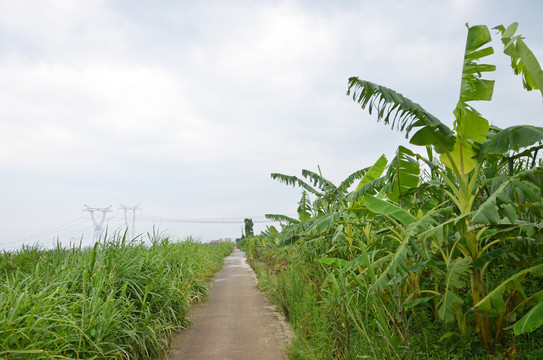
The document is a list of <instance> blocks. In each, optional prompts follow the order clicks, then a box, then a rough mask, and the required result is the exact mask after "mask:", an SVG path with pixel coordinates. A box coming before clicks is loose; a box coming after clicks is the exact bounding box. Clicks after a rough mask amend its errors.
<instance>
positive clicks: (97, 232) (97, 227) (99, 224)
mask: <svg viewBox="0 0 543 360" xmlns="http://www.w3.org/2000/svg"><path fill="white" fill-rule="evenodd" d="M85 207H86V208H87V209H86V210H83V211H88V212H90V214H91V219H92V223H93V224H94V242H96V241H98V239H100V236H101V235H102V229H103V226H104V222H105V221H106V213H108V212H111V205H110V206H108V207H107V208H91V207H89V206H87V205H85ZM95 212H101V213H102V218H101V219H100V221H96V218H95V217H94V213H95Z"/></svg>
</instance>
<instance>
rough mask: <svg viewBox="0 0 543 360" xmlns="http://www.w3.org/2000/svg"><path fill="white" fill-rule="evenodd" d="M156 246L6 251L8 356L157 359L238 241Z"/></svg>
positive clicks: (1, 330)
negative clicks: (215, 243)
mask: <svg viewBox="0 0 543 360" xmlns="http://www.w3.org/2000/svg"><path fill="white" fill-rule="evenodd" d="M149 237H150V239H149V240H150V244H145V243H144V242H143V241H140V240H135V241H132V242H126V239H125V238H124V237H121V236H114V237H112V238H109V239H107V240H104V241H103V242H100V243H97V244H96V245H95V246H94V248H92V249H90V250H87V251H85V250H82V249H80V248H77V249H65V248H61V247H60V246H59V247H57V248H56V249H54V250H42V249H39V248H37V247H25V248H23V249H21V250H19V251H16V252H13V253H9V252H4V253H3V254H1V255H0V355H1V356H2V358H6V359H151V358H154V357H156V356H159V355H161V354H163V353H164V351H166V350H167V349H168V345H169V339H170V337H171V335H172V334H173V333H174V332H177V331H179V330H180V329H182V328H184V327H186V326H188V325H189V322H190V319H189V315H190V312H191V304H193V303H194V302H196V301H201V300H202V299H203V298H205V297H206V295H207V292H208V290H207V283H208V281H209V280H210V279H211V277H212V276H213V274H214V273H215V272H216V271H217V270H219V269H220V268H221V266H222V261H223V258H224V256H226V255H227V254H229V253H230V252H231V251H232V249H233V244H231V243H221V244H217V245H206V244H201V243H198V242H196V241H193V240H192V239H190V238H189V239H187V240H185V241H183V242H172V241H171V240H170V239H169V238H168V237H164V236H159V235H150V236H149Z"/></svg>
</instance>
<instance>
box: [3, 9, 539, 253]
mask: <svg viewBox="0 0 543 360" xmlns="http://www.w3.org/2000/svg"><path fill="white" fill-rule="evenodd" d="M542 15H543V3H542V2H541V1H540V0H532V1H529V0H526V1H517V2H514V3H512V2H510V1H491V0H458V1H433V0H419V1H392V0H381V1H365V0H359V1H354V0H349V1H347V0H346V1H324V0H291V1H275V0H258V1H257V0H252V1H250V0H201V1H143V0H117V1H113V0H112V1H106V0H103V1H101V0H96V1H71V0H51V1H49V0H44V1H26V0H18V1H8V0H0V201H1V202H0V224H1V227H0V248H14V247H17V246H20V244H22V243H23V242H26V243H32V242H36V241H41V242H43V243H47V242H48V241H49V242H50V241H51V240H52V239H53V238H54V237H55V236H56V235H59V236H60V237H61V240H62V241H67V240H66V239H68V240H69V238H74V237H77V236H78V235H77V234H79V233H81V232H83V231H87V232H88V231H89V229H91V228H92V226H91V220H90V217H89V214H88V213H85V212H83V209H84V206H83V204H88V205H89V206H91V207H107V206H109V205H112V210H113V212H112V213H110V214H109V216H113V217H114V218H113V219H112V220H111V226H112V227H113V226H114V223H115V221H114V220H115V218H119V216H121V215H122V212H121V211H120V210H119V204H124V205H128V206H132V205H136V204H139V205H140V210H139V211H138V212H137V218H138V219H140V220H141V221H140V220H138V222H137V224H136V231H137V232H143V231H147V230H148V229H149V226H152V221H153V219H161V218H169V219H192V218H199V219H201V218H204V219H210V218H218V219H225V218H243V217H254V218H255V219H257V218H259V217H261V216H262V215H263V214H265V213H286V214H292V213H293V212H295V209H296V202H297V201H298V198H299V194H300V191H299V190H298V189H294V188H288V187H286V186H285V185H282V184H280V183H278V182H276V181H274V180H272V179H271V178H270V173H271V172H282V173H286V174H293V175H300V173H301V170H302V169H304V168H307V169H311V170H317V166H320V168H321V170H322V172H323V175H324V176H325V177H326V178H328V179H330V180H332V181H334V182H340V181H341V180H342V179H343V178H345V177H346V176H347V175H348V174H350V173H352V172H353V171H355V170H358V169H361V168H364V167H366V166H369V165H371V164H372V163H373V162H374V161H375V160H376V159H377V158H378V157H379V156H380V155H381V154H383V153H384V154H387V155H388V156H391V155H392V154H393V153H394V151H395V150H396V148H397V146H398V145H400V144H404V145H405V144H406V140H405V139H404V136H403V135H402V134H401V133H397V132H395V131H392V130H390V129H389V128H387V127H385V126H383V125H382V124H378V123H377V122H376V119H375V117H374V116H370V115H368V114H367V113H366V112H365V111H362V110H361V109H359V108H358V106H357V105H356V104H355V103H354V102H353V101H352V99H350V98H349V97H348V96H346V94H345V93H346V89H347V79H348V78H349V77H350V76H359V77H361V78H362V79H365V80H370V81H373V82H376V83H379V84H382V85H385V86H387V87H390V88H393V89H396V90H397V91H399V92H401V93H403V94H404V95H405V96H407V97H409V98H411V99H413V100H414V101H416V102H418V103H420V104H421V105H423V106H424V107H425V108H426V109H427V110H429V111H430V112H432V113H433V114H434V115H436V116H438V117H439V118H440V119H441V120H442V121H443V122H445V123H447V124H449V125H451V126H452V109H453V107H454V105H455V104H456V101H457V99H458V92H459V84H460V72H461V68H462V56H463V49H464V46H465V38H466V33H467V31H466V27H465V23H469V24H470V25H476V24H485V25H489V27H493V26H496V25H499V24H504V25H508V24H510V23H512V22H513V21H518V22H519V23H520V26H519V30H518V32H519V33H521V34H523V35H524V36H525V37H526V39H527V40H526V42H527V44H528V45H529V46H530V48H531V49H532V51H533V52H534V53H535V54H536V56H537V57H538V58H539V59H540V60H541V59H543V22H542V21H541V17H542ZM494 38H495V41H494V43H493V45H494V48H495V50H496V54H495V55H493V56H492V57H489V62H491V63H494V64H496V65H497V66H498V70H497V72H495V73H494V74H492V75H491V76H490V78H493V79H496V87H495V93H494V99H493V101H492V102H490V103H485V104H475V106H476V108H477V109H479V111H481V112H482V113H483V115H485V116H486V117H487V118H488V119H489V121H490V122H491V123H493V124H495V125H498V126H501V127H506V126H509V125H513V124H522V123H529V124H534V125H538V126H541V121H542V115H543V103H542V101H541V96H540V94H538V93H527V92H525V91H523V90H522V86H521V80H520V79H519V78H515V77H514V76H513V75H512V71H511V70H510V68H508V62H507V59H506V58H505V56H504V55H503V54H502V53H501V44H500V43H499V39H498V37H497V36H495V37H494ZM143 219H147V220H148V222H143V221H142V220H143ZM117 223H121V222H119V221H117ZM157 225H160V228H161V229H162V230H167V231H169V232H171V233H172V235H174V236H179V237H181V236H185V235H187V234H194V235H196V236H201V237H202V239H203V240H211V239H215V238H219V237H233V238H235V237H238V236H239V235H240V224H231V225H223V224H177V223H171V222H164V223H160V224H158V223H157ZM264 226H265V225H264V224H257V226H256V228H257V231H259V230H261V229H263V228H264ZM86 236H87V235H86ZM87 239H88V236H87Z"/></svg>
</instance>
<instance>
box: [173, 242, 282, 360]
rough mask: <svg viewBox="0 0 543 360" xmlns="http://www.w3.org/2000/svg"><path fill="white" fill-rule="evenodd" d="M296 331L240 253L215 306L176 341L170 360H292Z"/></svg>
mask: <svg viewBox="0 0 543 360" xmlns="http://www.w3.org/2000/svg"><path fill="white" fill-rule="evenodd" d="M289 338H290V328H289V325H288V323H287V322H286V321H285V320H284V318H283V317H282V315H281V314H280V313H278V312H277V311H276V310H275V308H274V307H273V306H272V305H270V303H269V302H268V300H267V299H266V296H265V295H264V294H263V293H260V292H259V291H258V289H257V288H256V276H255V273H254V272H253V270H252V269H251V268H250V267H249V265H247V262H246V255H245V253H243V252H242V251H240V250H238V249H237V248H236V249H235V250H234V252H233V253H232V254H231V255H230V256H228V257H227V258H226V259H225V264H224V267H223V269H222V270H221V271H220V272H219V273H218V274H217V275H216V277H215V283H214V285H213V286H212V288H211V291H210V296H209V301H208V302H207V303H205V304H202V305H200V306H197V307H196V308H195V309H194V323H193V325H192V326H191V327H190V328H189V329H187V330H184V331H182V332H181V333H180V334H179V336H178V337H177V338H176V339H174V340H173V341H172V347H171V351H170V354H169V356H168V357H166V359H169V360H181V359H183V360H203V359H205V360H214V359H221V360H227V359H228V360H243V359H251V360H254V359H260V360H275V359H286V355H285V352H284V351H283V348H284V347H285V345H286V344H287V343H288V340H289Z"/></svg>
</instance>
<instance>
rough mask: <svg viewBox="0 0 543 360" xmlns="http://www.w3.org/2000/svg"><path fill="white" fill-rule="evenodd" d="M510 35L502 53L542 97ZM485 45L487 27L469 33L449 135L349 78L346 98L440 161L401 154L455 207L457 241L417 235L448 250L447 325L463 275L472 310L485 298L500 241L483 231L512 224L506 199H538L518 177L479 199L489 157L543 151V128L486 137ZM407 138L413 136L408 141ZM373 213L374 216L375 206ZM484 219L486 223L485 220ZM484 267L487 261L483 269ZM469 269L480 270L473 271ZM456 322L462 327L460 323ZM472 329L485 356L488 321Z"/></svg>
mask: <svg viewBox="0 0 543 360" xmlns="http://www.w3.org/2000/svg"><path fill="white" fill-rule="evenodd" d="M516 28H517V24H516V23H514V24H512V25H511V26H509V27H507V28H505V27H503V26H499V27H496V29H497V30H498V31H500V32H501V33H502V42H503V43H504V46H505V50H504V53H505V54H506V55H508V56H510V57H511V61H512V67H513V69H514V71H515V73H517V74H522V76H523V84H524V86H525V88H526V89H527V90H532V89H540V90H541V89H542V82H541V81H542V79H543V76H542V71H541V67H540V66H539V63H538V62H537V60H536V59H535V56H533V53H532V52H531V51H530V50H529V49H528V47H527V46H526V44H525V43H524V42H523V41H522V38H521V37H520V36H514V33H515V31H516ZM491 40H492V39H491V35H490V32H489V30H488V28H487V27H486V26H484V25H478V26H473V27H469V26H468V35H467V41H466V47H465V52H464V63H463V69H462V78H461V86H460V94H459V100H458V102H457V105H456V107H455V109H454V111H453V114H454V123H453V129H450V128H449V127H448V126H446V125H445V124H443V123H442V122H441V121H440V120H439V119H437V118H436V117H435V116H433V115H432V114H430V113H429V112H428V111H426V110H425V109H424V108H423V107H422V106H420V105H419V104H416V103H414V102H413V101H411V100H410V99H408V98H407V97H405V96H403V95H402V94H400V93H398V92H396V91H394V90H392V89H389V88H386V87H383V86H380V85H376V84H374V83H371V82H368V81H365V80H361V79H359V78H356V77H353V78H350V79H349V87H348V92H347V94H348V95H350V94H351V93H352V96H353V99H354V100H355V101H356V102H357V103H359V104H360V106H361V107H362V108H363V109H366V108H367V109H368V111H369V112H370V114H371V113H372V112H373V111H374V110H376V112H377V119H378V121H383V122H384V123H385V124H386V125H391V127H392V128H393V129H394V128H397V129H399V130H402V131H405V133H406V137H409V136H410V143H411V144H413V145H420V146H426V147H431V148H432V149H433V151H435V152H436V153H437V154H439V160H440V161H439V162H438V161H436V159H433V161H432V160H430V159H427V158H425V157H424V156H422V155H420V154H414V153H412V154H408V153H407V152H404V154H405V156H409V157H405V156H404V159H405V161H404V162H403V164H412V165H414V162H413V161H411V159H413V158H414V157H416V158H417V159H420V160H423V161H424V162H426V164H428V165H429V167H430V168H431V171H432V172H433V173H434V172H435V173H436V174H437V175H438V177H439V179H440V180H441V181H443V182H444V183H445V184H446V185H447V189H446V190H445V193H446V194H447V196H448V197H449V198H450V201H451V202H452V203H453V204H454V206H455V208H456V210H455V211H456V214H455V217H454V221H455V223H454V225H455V227H456V230H457V231H456V232H457V234H458V236H457V239H456V240H455V241H452V242H448V243H447V242H446V241H445V240H444V239H445V237H444V236H443V233H441V234H439V231H443V230H445V229H446V226H439V227H438V228H437V230H431V229H430V230H428V229H424V228H420V227H419V228H418V230H421V231H422V232H425V233H426V234H428V233H431V234H432V236H433V237H434V240H435V241H436V243H437V244H438V246H439V247H440V248H442V247H443V246H445V245H446V246H448V247H449V248H448V249H447V252H448V253H447V254H444V255H443V256H444V259H446V260H447V261H448V264H450V266H448V268H447V270H446V271H447V272H446V274H447V275H445V277H444V279H445V281H446V283H447V285H446V287H445V290H444V292H443V293H440V294H439V295H440V296H441V305H440V307H439V309H440V310H439V312H440V317H441V318H442V319H444V320H450V319H451V318H452V315H453V313H454V312H455V310H454V309H458V306H457V305H458V304H459V300H458V296H457V295H456V294H455V291H456V290H457V289H458V288H459V287H460V285H461V279H462V278H464V276H468V275H469V286H470V289H471V297H472V301H473V304H474V305H475V304H479V303H480V302H481V301H482V300H483V299H484V298H485V296H486V292H485V291H486V290H485V283H484V279H483V273H484V269H485V268H486V266H487V265H488V262H489V261H491V260H492V259H493V258H492V257H488V256H486V255H488V254H490V252H491V250H492V249H493V248H495V247H496V246H497V245H498V244H500V243H501V240H500V239H492V237H490V236H487V235H486V234H487V229H488V226H492V225H493V226H496V225H497V224H498V223H501V222H502V220H501V219H502V217H501V215H502V214H505V216H507V214H509V216H507V217H508V219H509V220H515V221H516V220H517V219H515V217H514V216H513V212H514V211H511V210H512V204H511V201H510V199H507V198H506V197H505V196H504V194H505V193H506V192H519V191H520V192H521V193H523V196H525V195H526V194H530V193H533V195H534V196H535V197H536V198H537V197H538V196H539V199H540V198H541V187H539V189H536V188H534V186H533V183H534V181H532V184H530V182H526V181H522V180H521V179H520V178H518V177H517V178H516V179H509V180H504V179H501V185H499V186H497V187H494V188H495V192H493V193H491V194H489V195H487V196H483V195H482V191H481V189H482V186H483V185H484V184H483V180H484V181H486V182H492V181H493V180H499V179H492V178H490V179H488V178H487V179H484V177H483V175H484V174H482V173H481V170H482V169H483V168H484V165H485V162H486V161H487V160H488V159H489V158H491V157H492V158H493V159H496V158H498V159H500V158H501V159H500V160H502V161H503V160H504V159H506V158H507V159H508V160H507V162H510V160H509V159H511V155H510V152H511V151H518V150H519V149H520V148H526V147H529V149H528V150H526V151H528V153H527V154H524V156H531V157H532V159H534V161H533V162H532V163H534V164H535V159H536V156H537V151H538V150H539V149H540V148H541V144H538V142H540V141H541V139H543V128H539V127H533V126H518V127H512V128H508V129H505V130H498V131H490V130H491V129H490V126H489V122H488V120H486V119H485V118H484V117H483V116H482V115H481V114H480V113H479V112H477V110H475V108H474V107H473V106H472V105H471V102H472V101H490V100H491V99H492V94H493V90H494V81H493V80H488V79H485V78H483V74H484V73H487V72H492V71H495V69H496V67H495V66H494V65H491V64H485V63H482V62H481V59H483V58H485V57H487V56H489V55H491V54H493V53H494V50H493V48H492V47H491V46H487V44H488V43H489V42H490V41H491ZM413 132H414V134H412V133H413ZM526 151H525V152H526ZM513 156H516V155H513ZM513 160H514V157H513ZM398 168H401V167H398ZM406 173H409V172H406ZM511 175H512V174H511ZM532 175H534V176H535V177H537V175H536V174H535V172H532ZM407 178H408V179H410V180H411V181H412V182H413V185H415V183H416V180H418V179H417V173H416V172H415V171H411V173H410V175H408V176H407ZM396 179H398V180H400V182H399V183H398V185H397V186H394V191H397V194H396V193H394V191H393V192H391V193H390V195H389V197H388V199H389V200H388V201H397V199H398V198H399V195H401V193H402V182H403V181H401V180H402V179H401V177H398V176H397V177H396ZM535 182H537V180H536V181H535ZM496 191H497V193H496ZM370 199H371V198H370V197H366V199H365V204H366V206H367V207H368V208H371V207H372V206H373V205H375V204H373V205H372V203H376V202H378V203H379V204H380V206H381V209H380V210H378V211H380V212H381V213H382V214H387V215H389V216H391V217H395V218H396V219H398V220H399V217H400V216H403V217H404V218H408V216H407V215H406V214H404V213H402V212H401V211H399V210H398V209H397V208H394V207H392V204H390V205H389V206H385V204H383V202H386V201H387V200H383V199H379V200H377V198H374V199H373V200H370ZM497 201H501V202H502V204H500V205H498V203H497ZM539 202H540V200H539ZM530 203H531V204H534V203H537V201H536V200H534V199H532V200H531V201H530ZM476 205H478V206H479V208H478V210H474V209H476V208H475V206H476ZM373 208H374V211H376V210H375V206H373ZM513 210H514V209H513ZM408 214H409V213H408ZM489 214H490V216H487V215H489ZM429 215H430V214H429ZM410 216H413V215H410ZM515 221H513V223H514V222H515ZM400 222H401V220H400ZM510 223H511V221H510ZM404 225H407V227H408V228H409V227H411V229H412V228H413V226H412V224H411V223H409V224H405V223H404ZM513 227H514V226H513ZM438 230H439V231H438ZM407 234H409V236H412V237H414V238H418V239H420V237H418V235H420V232H418V233H417V232H416V231H411V230H409V231H407ZM438 234H439V235H438ZM445 243H447V244H445ZM415 244H416V242H413V241H412V240H410V239H407V238H405V239H404V240H403V241H402V246H400V247H398V248H397V250H396V254H395V255H394V256H393V258H392V262H391V263H389V265H388V267H387V269H386V270H385V271H384V272H383V274H384V275H382V276H385V277H386V276H389V275H390V273H395V272H397V269H402V268H405V266H404V265H405V261H406V258H407V256H408V255H409V254H411V253H413V251H411V250H409V248H410V247H412V246H415ZM485 256H486V257H485ZM483 260H487V261H488V262H487V263H485V264H483V266H481V262H483ZM474 264H477V265H478V266H474ZM460 323H461V321H459V324H460ZM475 325H476V328H477V330H478V332H479V333H480V336H481V341H482V344H483V346H484V347H485V348H486V349H490V348H491V344H492V327H491V324H490V321H489V316H487V314H484V313H482V312H480V311H477V312H476V313H475Z"/></svg>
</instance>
